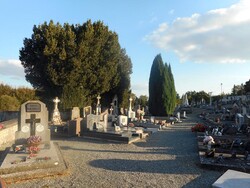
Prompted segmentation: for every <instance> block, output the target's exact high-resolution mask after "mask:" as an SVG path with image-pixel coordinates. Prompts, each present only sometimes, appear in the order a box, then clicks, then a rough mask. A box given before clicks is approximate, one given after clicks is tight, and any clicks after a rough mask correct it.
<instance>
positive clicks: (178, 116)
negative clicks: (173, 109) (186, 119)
mask: <svg viewBox="0 0 250 188" xmlns="http://www.w3.org/2000/svg"><path fill="white" fill-rule="evenodd" d="M176 116H177V119H178V120H177V121H178V122H180V121H181V113H180V112H177V114H176Z"/></svg>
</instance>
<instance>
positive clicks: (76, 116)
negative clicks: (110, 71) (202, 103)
mask: <svg viewBox="0 0 250 188" xmlns="http://www.w3.org/2000/svg"><path fill="white" fill-rule="evenodd" d="M100 99H101V97H100V96H99V95H98V97H97V103H96V104H97V105H96V108H95V110H93V107H92V106H86V107H84V108H83V110H82V115H81V110H80V109H79V107H73V108H72V110H71V112H70V114H68V115H65V114H63V113H61V112H60V110H59V108H58V105H59V102H60V99H59V98H57V97H56V98H55V99H54V100H53V103H54V110H53V112H51V114H52V115H51V119H49V112H48V110H47V107H46V104H44V103H42V102H41V101H39V100H31V101H27V102H25V103H23V104H22V105H21V108H20V112H19V117H18V121H16V120H10V121H7V122H3V123H2V124H6V125H7V124H8V126H5V127H4V128H3V129H2V130H0V134H1V136H2V138H4V139H2V140H1V141H2V142H1V144H4V142H3V141H5V142H6V143H8V142H11V141H13V140H14V144H13V145H12V146H11V147H8V148H6V150H5V151H4V152H2V153H1V160H0V164H1V166H0V175H1V178H2V179H4V181H5V182H6V183H7V184H13V183H15V182H19V181H20V182H21V181H24V180H29V179H36V178H42V177H56V176H59V175H67V174H69V167H68V165H67V161H65V159H64V156H63V155H62V153H61V149H60V146H59V145H58V143H57V142H54V141H52V140H51V137H52V138H53V137H54V138H62V139H68V138H84V139H87V140H88V139H94V140H99V141H100V142H110V143H113V142H116V143H121V144H131V143H134V144H136V143H137V142H138V141H140V140H147V139H148V138H149V137H151V135H152V134H154V133H157V132H159V131H164V130H169V127H175V126H177V125H178V123H180V124H182V123H183V122H184V124H185V121H188V120H189V115H190V114H191V115H192V111H193V109H192V108H191V107H190V106H189V105H188V104H187V103H186V102H185V101H186V100H184V102H183V104H182V105H181V106H179V107H178V108H176V111H175V115H173V116H170V117H154V116H148V115H147V112H145V110H144V108H141V107H140V106H137V107H135V108H133V107H132V98H130V99H129V101H130V103H129V107H128V110H126V111H127V113H125V112H124V110H123V109H120V111H121V112H122V113H118V111H119V110H118V106H116V105H114V104H117V103H118V101H117V99H116V102H115V103H111V107H110V108H109V109H106V110H104V111H103V110H102V108H101V104H100ZM233 106H234V107H233V108H231V111H229V110H228V109H226V108H224V109H223V110H222V111H220V112H218V110H211V107H209V108H207V109H204V108H202V109H201V110H199V111H201V113H199V114H198V116H197V119H198V120H199V121H198V122H197V123H196V124H194V125H193V126H192V127H191V131H192V132H195V133H196V137H197V145H198V155H199V158H200V165H201V167H203V168H207V169H215V170H221V169H224V170H228V169H230V170H231V171H229V172H228V173H225V175H224V176H225V177H226V178H227V176H228V174H229V176H230V175H231V174H232V173H233V174H237V173H240V172H243V173H244V172H248V173H249V172H250V118H249V116H248V115H247V113H246V109H243V110H241V111H243V112H245V113H244V114H241V113H239V111H240V109H239V108H236V105H233ZM186 109H187V110H189V112H188V114H187V113H186V111H185V110H186ZM62 114H63V115H62ZM62 117H68V120H66V121H65V118H62ZM175 124H176V125H175ZM232 170H237V171H235V172H234V171H232ZM224 176H222V177H221V178H222V179H223V178H224ZM239 176H240V177H244V176H245V174H239ZM220 181H222V180H220V179H218V180H217V182H215V184H214V185H216V183H218V182H220Z"/></svg>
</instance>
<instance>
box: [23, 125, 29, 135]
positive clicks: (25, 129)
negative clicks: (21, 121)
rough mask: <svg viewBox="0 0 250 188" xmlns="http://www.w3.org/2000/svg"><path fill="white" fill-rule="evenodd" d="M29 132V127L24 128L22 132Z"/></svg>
mask: <svg viewBox="0 0 250 188" xmlns="http://www.w3.org/2000/svg"><path fill="white" fill-rule="evenodd" d="M29 131H30V128H29V127H28V126H26V125H25V126H23V127H22V132H24V133H27V132H29Z"/></svg>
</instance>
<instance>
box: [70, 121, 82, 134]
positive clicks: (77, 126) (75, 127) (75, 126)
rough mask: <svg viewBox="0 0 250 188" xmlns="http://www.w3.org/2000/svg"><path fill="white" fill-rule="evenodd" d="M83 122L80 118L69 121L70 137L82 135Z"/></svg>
mask: <svg viewBox="0 0 250 188" xmlns="http://www.w3.org/2000/svg"><path fill="white" fill-rule="evenodd" d="M81 121H82V118H80V117H79V118H75V119H74V120H71V121H69V130H68V135H70V136H80V133H81Z"/></svg>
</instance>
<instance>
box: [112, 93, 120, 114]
mask: <svg viewBox="0 0 250 188" xmlns="http://www.w3.org/2000/svg"><path fill="white" fill-rule="evenodd" d="M111 104H112V106H113V109H114V112H113V113H114V115H116V116H117V115H118V113H119V112H118V97H117V95H115V96H114V98H113V100H112V103H111Z"/></svg>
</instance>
